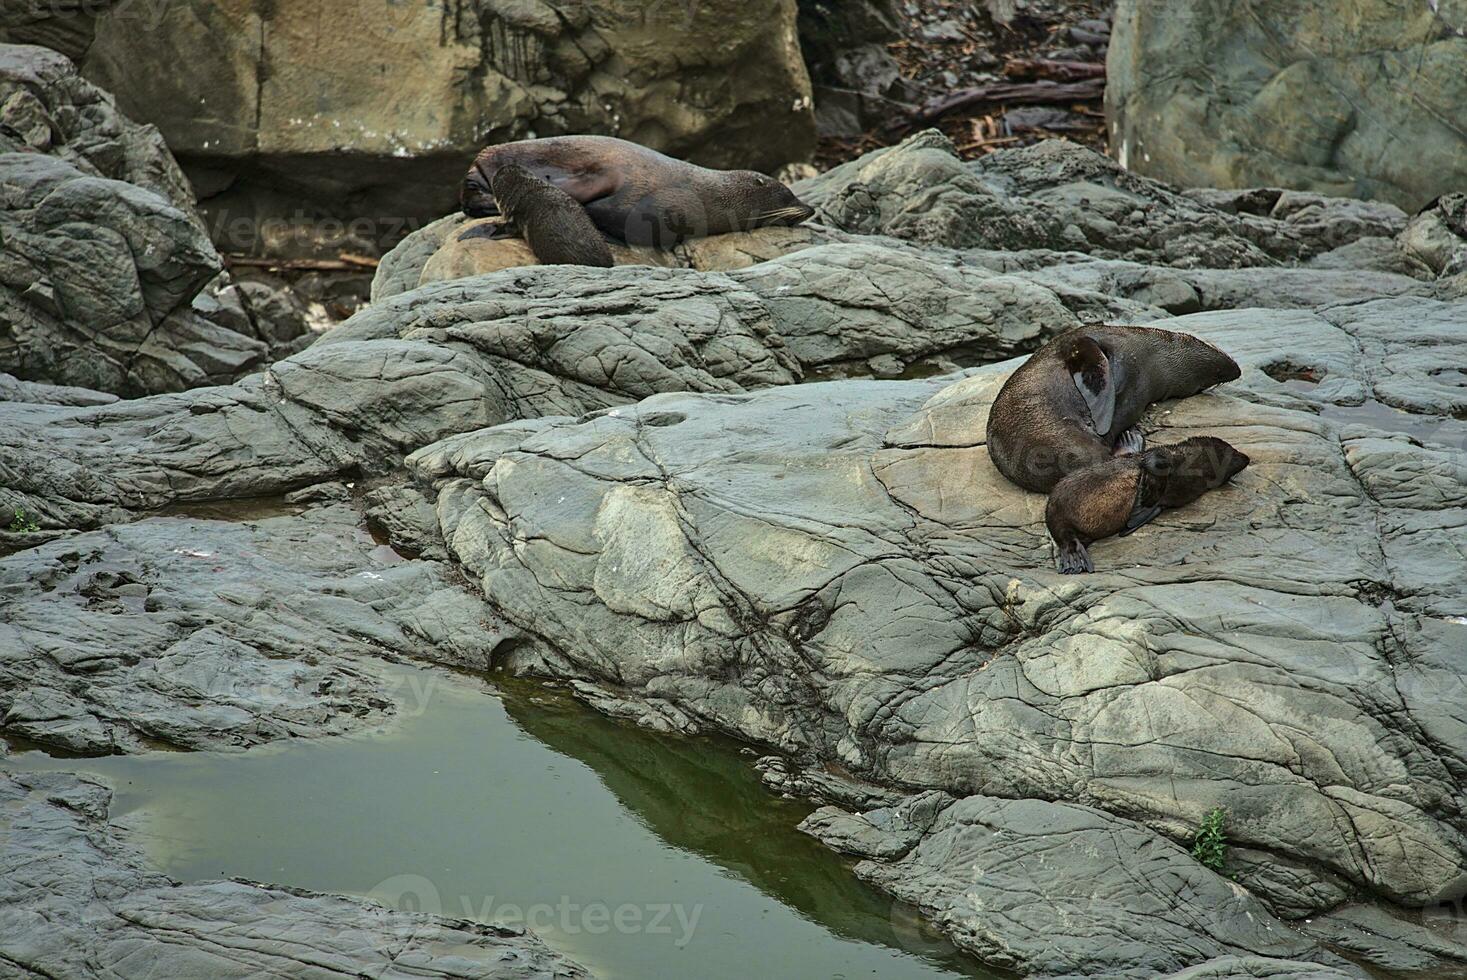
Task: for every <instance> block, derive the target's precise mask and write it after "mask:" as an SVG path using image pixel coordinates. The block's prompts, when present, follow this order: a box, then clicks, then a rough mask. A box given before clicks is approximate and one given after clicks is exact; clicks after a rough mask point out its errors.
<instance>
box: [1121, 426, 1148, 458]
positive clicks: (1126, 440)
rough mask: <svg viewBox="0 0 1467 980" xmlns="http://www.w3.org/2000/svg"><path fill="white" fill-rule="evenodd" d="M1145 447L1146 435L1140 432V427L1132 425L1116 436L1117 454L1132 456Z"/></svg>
mask: <svg viewBox="0 0 1467 980" xmlns="http://www.w3.org/2000/svg"><path fill="white" fill-rule="evenodd" d="M1145 448H1146V437H1145V436H1144V435H1142V434H1141V427H1140V426H1139V425H1133V426H1131V427H1130V428H1129V429H1127V430H1126V431H1125V432H1122V433H1121V434H1120V435H1119V436H1117V437H1116V448H1115V450H1114V452H1115V455H1117V456H1134V455H1136V454H1137V453H1139V452H1140V451H1141V450H1143V449H1145Z"/></svg>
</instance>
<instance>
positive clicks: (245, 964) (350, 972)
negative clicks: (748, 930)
mask: <svg viewBox="0 0 1467 980" xmlns="http://www.w3.org/2000/svg"><path fill="white" fill-rule="evenodd" d="M111 797H112V793H111V790H109V789H108V788H107V787H106V786H105V785H103V784H102V783H100V782H97V781H96V780H93V779H91V778H87V777H80V776H73V775H70V774H68V773H4V772H0V962H3V963H4V964H5V966H4V971H5V973H6V975H8V976H47V977H59V976H67V977H92V976H124V975H127V976H131V975H160V974H166V975H170V976H194V977H204V976H208V977H258V976H320V977H328V976H415V977H417V976H422V977H455V978H459V977H485V978H491V977H492V978H504V980H550V978H560V977H565V978H573V977H584V976H586V975H587V974H586V973H585V971H583V970H582V969H581V968H580V967H579V966H577V965H576V964H574V963H572V962H570V961H569V960H567V959H565V958H564V957H562V956H560V955H559V954H557V953H555V952H553V951H552V950H551V949H550V948H549V947H547V946H546V945H545V944H544V943H542V942H541V941H539V940H538V939H536V938H534V937H532V936H528V935H525V934H524V933H523V931H521V930H516V929H510V928H505V927H498V926H489V925H482V924H479V923H476V922H467V921H463V920H457V919H446V918H442V917H438V916H433V915H426V914H420V913H413V912H402V911H398V910H395V909H388V908H385V907H383V906H381V905H375V904H373V903H371V902H367V901H364V900H361V899H354V898H346V897H343V896H339V895H322V894H319V893H315V892H309V891H304V890H301V889H286V888H276V887H271V886H268V885H259V884H255V883H253V882H247V881H211V882H200V883H197V884H179V883H178V882H175V881H172V880H171V879H169V878H167V877H166V876H164V875H161V874H158V873H157V872H154V871H150V870H148V868H147V867H146V864H145V862H144V860H143V857H142V855H141V853H140V852H139V851H138V849H137V848H136V847H135V846H134V845H133V844H132V843H131V841H130V840H129V839H128V835H127V833H126V832H125V831H123V830H121V829H119V828H117V827H116V826H114V825H113V824H111V823H110V822H109V820H108V815H107V810H108V805H109V803H110V802H111Z"/></svg>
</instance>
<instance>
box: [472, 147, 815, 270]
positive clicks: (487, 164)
mask: <svg viewBox="0 0 1467 980" xmlns="http://www.w3.org/2000/svg"><path fill="white" fill-rule="evenodd" d="M512 163H513V164H519V165H520V166H522V167H524V168H525V169H526V170H528V171H530V173H532V174H533V175H535V176H536V177H539V178H540V179H541V180H545V181H548V182H549V183H551V184H554V185H555V186H556V187H558V188H560V189H561V190H563V191H565V193H567V194H569V195H570V196H571V197H572V198H574V199H575V200H576V201H578V202H580V204H581V205H582V206H583V207H585V209H586V213H587V214H588V215H590V216H591V220H592V221H594V222H595V223H596V227H597V228H600V229H601V230H602V231H603V232H605V233H606V234H607V235H610V236H611V237H612V238H615V239H617V240H618V241H623V242H626V243H627V244H629V245H654V246H657V247H658V248H671V247H672V246H673V245H675V244H677V243H678V242H680V241H682V240H684V239H686V238H698V237H701V236H704V235H719V234H723V233H724V232H730V231H747V230H748V229H750V228H761V227H764V226H765V225H797V224H799V223H800V222H802V221H805V220H806V219H808V218H810V217H811V216H813V215H814V214H815V209H814V208H812V207H810V206H809V205H807V204H805V203H804V202H803V201H801V200H800V199H799V198H798V197H796V196H795V195H794V192H792V191H791V190H790V189H789V188H788V187H786V186H784V184H781V183H780V182H779V181H777V180H775V179H774V178H772V177H766V176H765V175H764V174H761V173H756V172H755V171H752V170H709V169H707V168H705V167H699V166H695V165H694V164H691V163H686V162H684V161H682V160H675V159H673V158H672V157H670V156H666V155H664V154H661V153H658V152H657V151H656V150H649V149H648V148H647V147H645V146H639V145H638V144H636V143H630V142H628V141H626V140H621V139H616V138H614V137H611V136H548V137H545V138H543V139H533V140H520V141H519V142H515V143H501V144H499V145H498V146H490V147H486V148H485V149H483V150H481V151H480V152H479V155H478V156H477V157H475V158H474V163H473V166H471V167H470V168H469V172H468V174H467V175H466V176H465V177H464V183H463V189H462V191H461V192H460V197H459V199H460V203H461V204H462V207H463V211H464V213H465V214H467V215H468V216H469V217H471V218H483V217H489V216H491V215H493V214H496V213H497V209H496V208H495V205H494V192H493V186H494V175H495V173H497V172H498V170H499V168H500V167H503V166H505V165H507V164H512Z"/></svg>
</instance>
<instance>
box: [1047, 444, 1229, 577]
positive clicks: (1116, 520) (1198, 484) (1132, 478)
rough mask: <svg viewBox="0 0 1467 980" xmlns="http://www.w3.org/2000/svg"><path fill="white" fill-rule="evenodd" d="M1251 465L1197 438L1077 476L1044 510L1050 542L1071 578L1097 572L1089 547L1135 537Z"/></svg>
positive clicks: (1057, 490)
mask: <svg viewBox="0 0 1467 980" xmlns="http://www.w3.org/2000/svg"><path fill="white" fill-rule="evenodd" d="M1247 465H1248V457H1247V456H1246V455H1244V454H1243V453H1240V452H1239V451H1238V450H1236V449H1234V448H1233V447H1232V446H1230V445H1228V444H1227V443H1226V442H1224V441H1223V440H1221V439H1214V438H1212V437H1211V436H1197V437H1194V438H1192V439H1187V440H1185V441H1183V442H1179V443H1176V444H1175V445H1170V446H1155V447H1153V448H1151V449H1148V450H1146V451H1145V452H1142V453H1138V454H1136V455H1134V456H1121V457H1117V458H1115V459H1108V460H1105V461H1103V462H1100V463H1096V464H1095V465H1093V466H1087V467H1085V468H1084V469H1080V470H1076V471H1075V472H1073V473H1071V474H1070V475H1069V476H1067V477H1065V478H1064V479H1063V480H1060V481H1059V482H1058V483H1056V484H1055V486H1054V490H1053V491H1052V492H1051V493H1050V495H1049V503H1048V504H1047V505H1046V506H1045V508H1044V522H1045V524H1046V525H1048V527H1049V536H1050V537H1051V538H1053V539H1054V543H1055V546H1056V547H1057V548H1058V549H1059V556H1058V558H1057V559H1056V561H1055V565H1056V567H1057V568H1058V569H1059V570H1060V571H1061V572H1063V573H1064V574H1066V575H1073V574H1076V573H1077V572H1091V571H1094V570H1095V566H1094V565H1092V564H1091V562H1090V553H1089V551H1087V550H1086V546H1087V545H1089V544H1090V543H1091V542H1094V541H1098V540H1100V539H1101V538H1108V537H1110V536H1111V535H1112V534H1122V535H1126V534H1130V533H1131V532H1132V531H1134V530H1136V529H1137V528H1138V527H1141V526H1142V525H1143V524H1145V523H1146V522H1147V521H1150V520H1151V519H1152V518H1154V517H1156V515H1157V514H1160V513H1161V512H1162V510H1163V509H1164V508H1168V507H1181V506H1184V505H1185V504H1190V503H1191V502H1192V501H1194V500H1196V499H1197V498H1198V497H1200V496H1202V495H1203V494H1204V493H1206V492H1207V491H1209V490H1215V489H1217V488H1218V487H1220V486H1222V485H1223V484H1224V483H1226V482H1228V481H1229V480H1231V479H1232V478H1233V477H1234V476H1236V475H1237V474H1239V473H1241V472H1242V471H1243V469H1244V468H1245V467H1246V466H1247Z"/></svg>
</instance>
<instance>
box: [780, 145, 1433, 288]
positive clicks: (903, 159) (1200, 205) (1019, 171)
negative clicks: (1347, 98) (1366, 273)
mask: <svg viewBox="0 0 1467 980" xmlns="http://www.w3.org/2000/svg"><path fill="white" fill-rule="evenodd" d="M795 191H796V193H798V194H799V195H800V197H801V199H802V200H805V201H807V202H808V203H810V204H811V205H812V206H815V207H817V208H818V209H819V211H820V218H821V220H824V221H827V222H829V223H831V224H833V225H835V226H836V227H838V228H841V229H843V230H845V231H849V232H857V233H861V234H882V235H891V236H894V237H897V238H902V239H907V240H910V241H913V242H916V243H919V244H924V245H939V246H947V247H950V248H987V249H1007V250H1015V249H1051V250H1073V251H1079V252H1084V253H1086V254H1090V255H1094V256H1096V257H1100V258H1122V259H1130V260H1133V261H1137V262H1145V263H1150V264H1155V265H1170V266H1178V267H1183V268H1240V267H1248V266H1259V265H1274V264H1279V263H1284V264H1288V263H1295V262H1300V261H1304V260H1307V259H1309V258H1311V257H1313V256H1314V255H1317V254H1320V253H1323V252H1327V251H1330V250H1332V249H1336V248H1339V247H1340V246H1342V245H1347V244H1349V243H1350V242H1352V241H1354V240H1356V239H1358V238H1361V237H1366V236H1377V237H1379V236H1387V237H1389V236H1393V235H1395V234H1397V233H1398V232H1400V231H1401V230H1402V228H1403V227H1404V226H1405V222H1406V219H1405V215H1403V214H1402V213H1401V212H1400V211H1399V210H1397V209H1395V208H1393V207H1390V206H1388V205H1362V204H1361V203H1360V202H1354V201H1345V200H1338V199H1330V198H1325V197H1322V196H1321V195H1317V194H1314V195H1295V196H1285V194H1284V192H1282V191H1271V192H1270V191H1255V192H1250V193H1253V194H1254V199H1250V201H1249V206H1248V207H1246V208H1245V207H1240V206H1239V203H1238V201H1237V199H1236V197H1235V198H1233V199H1229V198H1223V197H1218V198H1214V199H1212V200H1209V199H1207V198H1206V197H1205V196H1201V195H1188V194H1183V193H1180V192H1178V191H1177V190H1175V189H1174V188H1171V187H1169V186H1167V185H1166V184H1163V183H1161V182H1159V181H1155V180H1148V179H1147V178H1145V177H1140V176H1137V175H1135V174H1132V173H1129V172H1127V171H1126V170H1124V169H1123V168H1122V167H1121V166H1119V165H1118V164H1116V163H1115V162H1114V161H1112V160H1108V159H1106V158H1105V157H1103V156H1101V155H1099V154H1098V153H1095V152H1093V151H1091V150H1087V149H1084V148H1083V147H1080V146H1078V145H1075V144H1073V143H1067V142H1064V141H1060V140H1049V141H1046V142H1043V143H1038V144H1035V145H1033V146H1027V147H1023V148H1021V149H1014V150H1001V151H999V152H997V153H992V154H989V155H988V156H985V157H982V158H980V159H978V160H976V161H972V162H968V163H964V162H963V161H961V160H960V159H959V158H958V154H957V151H956V149H955V148H954V147H953V145H952V143H951V142H950V141H949V140H948V139H947V137H945V136H943V135H942V134H941V133H938V132H937V131H935V130H929V131H927V132H924V133H919V134H917V135H915V136H912V137H909V138H908V139H907V140H905V141H904V142H902V143H901V144H899V145H897V146H894V147H890V148H888V149H884V150H877V151H875V152H872V153H868V154H867V155H865V156H863V157H861V158H860V159H858V160H853V161H851V162H849V163H844V164H841V165H840V166H838V167H834V168H832V169H831V170H829V171H827V172H826V173H824V174H821V175H819V176H818V177H813V178H810V179H808V180H804V181H800V182H799V183H797V184H796V185H795ZM1265 204H1266V207H1265V206H1264V205H1265Z"/></svg>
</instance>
